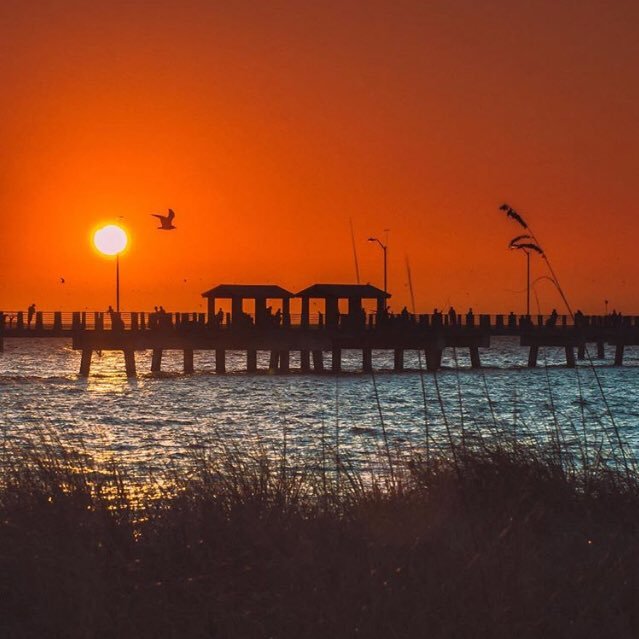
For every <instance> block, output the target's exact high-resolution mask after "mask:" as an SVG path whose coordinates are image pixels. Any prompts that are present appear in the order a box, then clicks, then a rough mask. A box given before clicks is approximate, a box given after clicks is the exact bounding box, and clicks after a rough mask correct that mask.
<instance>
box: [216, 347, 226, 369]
mask: <svg viewBox="0 0 639 639" xmlns="http://www.w3.org/2000/svg"><path fill="white" fill-rule="evenodd" d="M215 372H216V373H226V351H225V350H224V349H223V348H216V349H215Z"/></svg>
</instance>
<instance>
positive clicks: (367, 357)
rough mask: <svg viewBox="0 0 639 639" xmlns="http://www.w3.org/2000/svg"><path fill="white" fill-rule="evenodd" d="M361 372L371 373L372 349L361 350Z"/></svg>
mask: <svg viewBox="0 0 639 639" xmlns="http://www.w3.org/2000/svg"><path fill="white" fill-rule="evenodd" d="M362 370H363V371H364V372H365V373H372V372H373V349H372V348H364V349H362Z"/></svg>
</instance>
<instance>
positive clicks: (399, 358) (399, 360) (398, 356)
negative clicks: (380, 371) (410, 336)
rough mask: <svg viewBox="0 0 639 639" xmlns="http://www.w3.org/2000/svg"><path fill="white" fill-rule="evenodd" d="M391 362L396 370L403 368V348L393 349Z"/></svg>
mask: <svg viewBox="0 0 639 639" xmlns="http://www.w3.org/2000/svg"><path fill="white" fill-rule="evenodd" d="M393 360H394V361H393V364H394V368H395V370H396V371H398V372H399V371H403V370H404V349H403V348H396V349H395V351H394V357H393Z"/></svg>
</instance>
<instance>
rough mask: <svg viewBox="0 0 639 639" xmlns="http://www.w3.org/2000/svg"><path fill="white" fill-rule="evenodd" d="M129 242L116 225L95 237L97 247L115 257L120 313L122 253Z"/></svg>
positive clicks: (116, 306) (104, 253)
mask: <svg viewBox="0 0 639 639" xmlns="http://www.w3.org/2000/svg"><path fill="white" fill-rule="evenodd" d="M127 242H128V238H127V235H126V232H125V231H124V229H123V228H121V227H119V226H116V225H115V224H109V225H107V226H104V227H102V228H101V229H98V230H97V231H96V232H95V234H94V236H93V243H94V244H95V247H96V248H97V249H98V251H100V253H102V254H103V255H115V310H116V312H117V313H119V312H120V253H122V251H124V249H125V248H126V245H127Z"/></svg>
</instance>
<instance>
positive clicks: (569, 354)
mask: <svg viewBox="0 0 639 639" xmlns="http://www.w3.org/2000/svg"><path fill="white" fill-rule="evenodd" d="M579 348H581V347H579ZM566 366H567V367H568V368H574V367H575V351H574V349H573V347H572V346H566Z"/></svg>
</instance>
